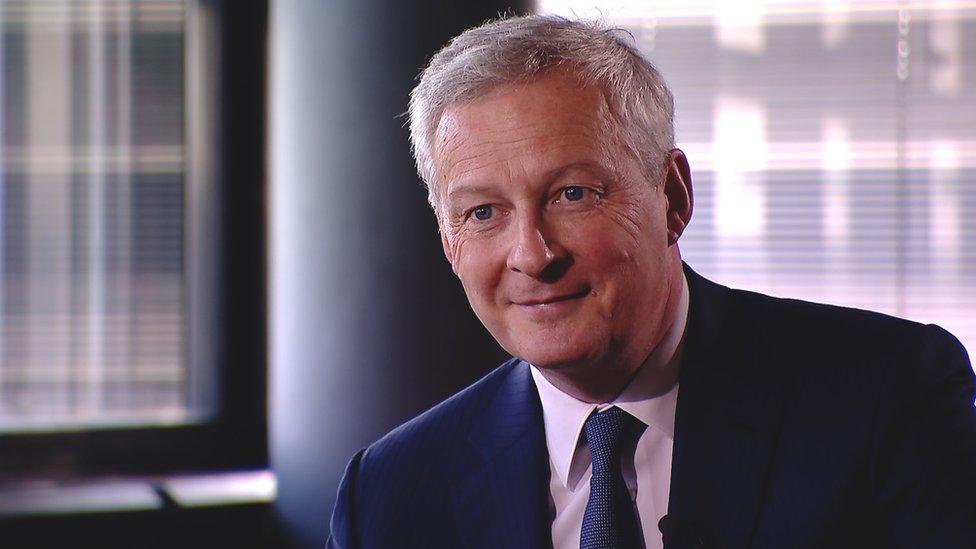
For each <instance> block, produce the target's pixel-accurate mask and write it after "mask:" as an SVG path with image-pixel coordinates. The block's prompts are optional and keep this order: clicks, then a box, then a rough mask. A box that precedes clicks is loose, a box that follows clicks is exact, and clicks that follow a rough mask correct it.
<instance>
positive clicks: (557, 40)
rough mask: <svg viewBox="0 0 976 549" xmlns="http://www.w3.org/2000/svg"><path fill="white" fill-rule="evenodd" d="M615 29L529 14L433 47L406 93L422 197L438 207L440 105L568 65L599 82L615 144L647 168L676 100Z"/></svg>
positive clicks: (664, 144) (670, 134) (664, 140)
mask: <svg viewBox="0 0 976 549" xmlns="http://www.w3.org/2000/svg"><path fill="white" fill-rule="evenodd" d="M621 34H622V33H620V32H618V30H616V29H611V28H607V27H604V26H603V25H601V24H599V23H596V22H590V21H577V20H570V19H566V18H563V17H558V16H553V15H530V16H527V17H510V18H504V19H499V20H496V21H490V22H488V23H485V24H483V25H481V26H479V27H475V28H472V29H468V30H466V31H464V32H463V33H461V34H460V35H459V36H457V37H456V38H454V39H453V40H451V41H450V42H449V43H448V44H447V46H445V47H444V48H443V49H441V50H440V51H439V52H437V53H436V54H435V55H434V57H433V58H432V59H431V60H430V63H429V64H428V65H427V68H426V69H424V71H423V73H422V74H421V76H420V82H419V83H418V84H417V87H415V88H414V89H413V91H412V92H411V93H410V109H409V114H410V142H411V145H412V147H413V153H414V157H415V158H416V161H417V171H418V172H419V174H420V177H421V179H423V181H424V184H425V185H426V186H427V193H428V194H427V200H428V201H429V202H430V205H431V206H432V207H433V208H434V210H435V212H436V211H437V205H438V196H437V188H436V177H437V175H436V173H435V165H434V158H433V150H432V149H433V140H434V133H435V132H436V130H437V125H438V124H439V123H440V118H441V116H442V115H443V113H444V111H445V110H446V109H447V108H448V107H450V106H451V105H455V104H457V103H463V102H466V101H471V100H474V99H477V98H478V97H480V96H482V95H484V94H485V93H487V92H488V91H490V90H491V89H492V88H494V87H497V86H500V85H503V84H510V83H515V82H523V81H528V80H532V79H534V78H537V77H539V76H541V75H543V74H544V73H546V72H547V71H549V70H551V69H553V68H555V67H557V66H567V65H568V66H569V67H571V68H572V69H573V71H574V72H575V73H577V75H578V76H579V78H580V79H581V81H582V82H583V84H584V85H599V86H601V87H602V88H603V90H604V93H606V94H607V97H608V102H609V104H610V110H611V112H612V115H613V116H614V118H615V119H616V121H617V126H618V128H616V131H617V133H618V138H619V141H620V144H621V145H623V146H624V147H626V148H627V149H629V151H630V152H631V154H633V155H634V158H636V159H637V160H638V161H640V162H641V163H642V165H643V167H644V171H645V173H646V174H647V175H651V174H654V173H657V172H658V170H657V169H654V168H655V167H656V166H658V165H659V164H660V162H661V161H662V160H663V156H664V155H665V154H666V153H667V152H668V151H670V150H671V148H673V147H674V99H673V97H672V96H671V91H670V90H668V86H667V84H666V83H665V82H664V78H663V77H662V76H661V73H659V72H658V70H657V69H656V68H654V66H653V65H652V64H651V63H650V62H649V61H648V60H647V59H645V58H644V57H642V56H641V54H640V53H639V52H638V51H637V49H636V48H635V47H634V46H632V45H631V44H629V43H627V42H626V41H625V40H624V38H622V36H621Z"/></svg>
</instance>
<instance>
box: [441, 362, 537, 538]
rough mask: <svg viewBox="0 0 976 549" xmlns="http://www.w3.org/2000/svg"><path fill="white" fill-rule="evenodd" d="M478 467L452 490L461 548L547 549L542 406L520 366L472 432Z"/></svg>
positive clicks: (473, 465) (522, 364) (507, 379)
mask: <svg viewBox="0 0 976 549" xmlns="http://www.w3.org/2000/svg"><path fill="white" fill-rule="evenodd" d="M469 443H470V444H471V445H472V446H473V447H474V448H475V450H476V453H477V454H478V455H480V457H481V461H480V462H478V463H473V464H472V466H471V468H470V469H469V470H467V471H465V472H464V473H463V474H462V475H460V476H459V480H458V482H457V483H456V484H455V485H454V488H453V497H454V504H455V505H454V507H455V518H456V520H457V525H458V531H459V533H460V536H461V540H462V541H463V545H464V546H465V547H472V548H477V547H486V548H487V547H492V548H495V547H512V548H517V547H545V546H549V545H550V544H551V537H550V533H549V528H550V521H549V510H548V509H549V506H548V493H549V491H548V490H549V482H548V481H549V461H548V454H547V451H546V443H545V427H544V423H543V419H542V404H541V403H540V402H539V395H538V393H537V392H536V388H535V384H534V383H533V382H532V376H531V374H530V372H529V367H528V365H527V364H525V363H524V362H519V363H517V364H515V366H514V367H513V368H512V369H511V371H510V372H509V373H508V375H507V377H506V379H505V380H503V381H502V384H501V386H500V387H499V389H498V391H497V393H496V394H495V396H494V397H493V399H492V401H491V402H490V403H489V404H488V406H487V407H486V409H485V411H484V413H483V414H482V417H481V419H480V421H479V422H478V423H477V424H476V425H475V427H474V428H473V429H472V432H471V436H470V437H469Z"/></svg>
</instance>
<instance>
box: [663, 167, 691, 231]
mask: <svg viewBox="0 0 976 549" xmlns="http://www.w3.org/2000/svg"><path fill="white" fill-rule="evenodd" d="M664 195H665V198H667V203H668V212H667V219H668V246H673V245H675V244H676V243H677V242H678V239H679V238H681V234H682V233H683V232H684V230H685V227H687V226H688V223H689V222H690V221H691V213H692V210H693V209H694V202H695V199H694V193H693V192H692V185H691V168H690V167H689V166H688V158H687V157H685V153H684V152H682V151H681V149H671V152H670V153H668V172H667V174H666V175H665V177H664Z"/></svg>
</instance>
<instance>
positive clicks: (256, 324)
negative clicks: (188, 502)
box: [0, 0, 268, 484]
mask: <svg viewBox="0 0 976 549" xmlns="http://www.w3.org/2000/svg"><path fill="white" fill-rule="evenodd" d="M267 13H268V2H267V0H247V1H238V2H233V3H229V2H225V1H224V0H188V1H187V27H186V47H185V56H186V57H185V67H186V73H185V74H186V88H185V89H186V92H187V93H186V109H185V111H184V112H185V114H184V116H185V130H184V131H185V136H186V139H185V144H186V148H185V150H186V158H187V161H186V172H185V173H186V179H185V181H186V183H185V185H186V193H185V197H186V203H185V210H184V211H185V217H184V229H185V233H184V234H185V237H184V238H185V240H184V258H185V261H184V280H185V285H184V295H185V298H184V299H185V307H184V311H185V314H186V324H185V328H184V329H185V335H186V342H187V344H186V359H187V361H188V364H189V365H190V372H191V373H193V374H192V375H197V374H196V373H198V372H210V373H211V374H212V375H207V374H204V375H205V376H207V377H205V378H202V379H198V380H196V381H195V385H197V386H199V387H201V388H202V389H201V390H200V391H198V396H199V395H202V394H212V395H214V397H216V403H215V406H214V408H213V413H212V415H210V416H209V417H207V418H206V419H202V420H200V421H199V422H194V423H189V424H178V425H172V426H169V425H159V426H155V425H153V426H141V427H111V428H101V427H99V428H92V429H79V430H66V431H53V432H23V433H5V434H0V484H19V483H23V482H27V481H36V480H46V481H49V480H58V481H63V480H79V479H86V478H97V477H106V476H119V475H126V476H128V475H131V476H143V475H164V474H172V473H182V472H193V471H214V470H247V469H264V468H267V466H268V449H267V447H268V444H267V439H268V434H267V432H268V429H267V382H266V372H267V335H266V334H267V329H266V326H267V320H266V317H267V314H266V312H267V284H266V281H267V265H266V263H267V260H266V257H267V254H266V238H267V237H266V232H267V223H266V218H267V215H266V208H265V197H266V192H265V191H266V189H265V164H266V159H265V140H266V123H267V122H266V114H265V112H266V65H267V47H266V45H267ZM201 365H204V367H203V368H201V367H200V366H201ZM206 365H209V367H208V366H206ZM192 398H195V397H193V396H191V402H192Z"/></svg>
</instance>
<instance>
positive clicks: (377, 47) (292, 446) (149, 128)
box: [0, 0, 976, 547]
mask: <svg viewBox="0 0 976 549" xmlns="http://www.w3.org/2000/svg"><path fill="white" fill-rule="evenodd" d="M531 12H542V13H556V14H561V15H567V16H581V17H597V18H601V19H603V20H604V21H606V22H608V23H610V24H612V25H614V26H618V27H620V28H622V29H626V30H627V31H628V32H629V33H630V34H631V35H632V37H633V40H634V43H635V44H636V45H637V47H638V48H639V49H640V50H641V51H642V52H643V53H644V54H645V55H646V56H648V58H650V59H651V60H652V61H653V62H654V63H655V64H656V65H657V66H658V68H659V69H660V70H661V71H662V73H663V74H664V76H665V78H666V79H667V80H668V82H669V83H670V85H671V87H672V90H673V92H674V95H675V100H676V131H677V136H676V137H677V141H678V146H679V147H681V148H682V149H683V150H684V151H685V152H686V153H687V155H688V157H689V160H690V162H691V166H692V172H693V176H694V186H695V196H696V205H695V215H694V218H693V220H692V223H691V225H690V228H689V230H688V231H687V232H686V233H685V235H684V236H683V238H682V241H681V242H682V245H681V247H682V253H683V256H684V257H685V259H686V261H688V263H689V264H690V265H691V266H692V267H693V268H695V269H696V270H697V271H698V272H700V273H701V274H703V275H705V276H707V277H710V278H712V279H713V280H716V281H718V282H721V283H723V284H726V285H730V286H736V287H741V288H748V289H753V290H757V291H761V292H764V293H769V294H773V295H780V296H789V297H798V298H803V299H808V300H814V301H822V302H829V303H836V304H843V305H848V306H854V307H860V308H867V309H874V310H879V311H883V312H886V313H889V314H894V315H897V316H901V317H905V318H910V319H913V320H917V321H920V322H933V323H938V324H940V325H942V326H943V327H945V328H947V329H948V330H950V331H951V332H953V333H954V334H955V335H956V336H957V337H959V338H960V339H961V340H962V341H963V344H964V345H965V346H966V347H967V348H968V349H969V351H970V353H971V354H972V353H973V351H974V350H976V2H962V1H947V0H946V1H935V0H933V1H928V2H908V1H894V0H893V1H890V2H885V1H877V0H876V1H870V2H868V1H850V2H844V1H840V0H808V1H773V0H766V1H762V0H741V1H728V0H726V1H720V0H714V1H711V0H710V1H688V0H684V1H677V0H656V1H651V0H647V1H630V2H622V1H603V2H597V1H591V2H577V1H568V0H567V1H556V0H539V1H538V2H531V1H525V2H502V1H485V2H471V3H455V2H449V1H447V0H443V1H435V0H417V1H414V2H393V1H388V0H355V1H354V0H332V1H326V2H322V1H320V0H261V1H255V0H248V1H241V0H238V1H234V2H231V1H222V0H160V1H149V0H135V1H123V0H90V1H85V0H74V1H68V0H59V1H55V0H36V1H25V0H0V65H2V73H0V75H2V80H0V531H2V532H4V534H3V535H4V540H5V541H4V544H5V545H4V546H5V547H7V546H10V547H54V546H60V545H63V544H64V543H67V542H71V541H74V542H77V540H78V539H91V540H98V542H99V544H100V545H101V546H104V547H173V546H180V547H197V546H200V547H209V546H228V545H238V546H246V547H252V546H253V547H321V546H323V545H324V542H325V538H326V537H327V535H328V531H329V528H328V520H329V516H330V514H331V510H332V505H333V503H334V499H335V490H336V487H337V485H338V481H339V478H340V476H341V474H342V471H343V468H344V466H345V463H346V461H347V460H348V459H349V458H350V457H351V456H352V454H353V453H354V452H355V451H356V450H358V449H359V448H361V447H363V446H365V445H367V444H369V443H370V442H371V441H373V440H375V439H376V438H377V437H379V436H381V435H382V434H383V433H385V432H386V431H388V430H389V429H391V428H392V427H394V426H396V425H398V424H399V423H401V422H403V421H404V420H406V419H408V418H410V417H412V416H413V415H415V414H417V413H418V412H420V411H422V410H424V409H426V408H427V407H429V406H431V405H433V404H435V403H436V402H438V401H440V400H441V399H443V398H444V397H446V396H448V395H450V394H451V393H453V392H454V391H456V390H458V389H460V388H461V387H464V386H465V385H467V384H468V383H470V382H471V381H473V380H475V379H476V378H478V377H480V376H481V375H483V374H484V373H486V372H487V371H489V370H490V369H491V368H492V367H493V366H495V365H496V364H498V363H499V362H501V361H502V360H503V359H504V358H505V354H504V352H503V351H502V350H500V349H499V348H498V347H497V345H496V344H495V343H494V342H493V341H492V340H491V338H490V336H489V335H488V334H487V332H486V331H485V330H484V329H483V328H482V327H481V325H480V324H479V323H478V321H477V319H476V318H475V317H474V315H473V314H472V313H471V312H470V310H469V308H468V305H467V302H466V300H465V297H464V295H463V292H462V290H461V288H460V285H459V284H458V283H457V282H456V280H455V279H454V277H453V275H452V274H451V271H450V268H449V266H448V265H447V263H446V261H445V260H444V259H443V255H442V252H441V246H440V242H439V238H438V236H437V228H436V224H435V222H434V219H433V216H432V215H431V213H430V211H429V208H428V206H427V204H426V195H425V192H424V190H423V189H422V187H421V184H420V182H419V179H418V178H417V176H416V174H415V171H414V168H413V163H412V159H411V156H410V152H409V146H408V139H407V132H406V129H405V128H404V123H405V119H404V117H403V116H402V115H403V112H404V111H405V110H406V104H407V97H408V94H409V91H410V89H411V87H412V86H413V84H414V83H415V77H416V76H417V74H418V72H419V71H420V69H421V67H422V66H423V64H424V63H425V62H426V61H427V60H428V59H429V58H430V56H431V55H432V54H433V53H434V52H435V51H436V50H437V49H438V48H439V47H440V46H442V45H444V44H445V43H446V42H447V41H448V40H449V39H450V38H451V37H452V36H454V35H456V34H458V33H459V32H461V31H462V30H463V29H465V28H468V27H470V26H473V25H477V24H479V23H481V22H483V21H485V20H487V19H490V18H493V17H497V16H498V15H499V14H501V13H507V14H525V13H531ZM824 344H825V345H829V344H830V342H824ZM11 540H12V541H11ZM11 543H12V544H11Z"/></svg>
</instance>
